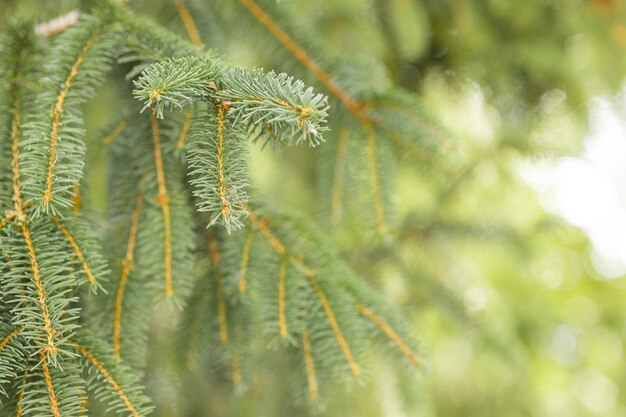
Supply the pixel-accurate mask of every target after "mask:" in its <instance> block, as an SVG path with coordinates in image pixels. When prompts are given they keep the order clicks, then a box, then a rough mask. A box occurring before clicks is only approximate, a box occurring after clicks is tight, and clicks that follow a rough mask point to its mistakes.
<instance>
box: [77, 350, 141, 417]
mask: <svg viewBox="0 0 626 417" xmlns="http://www.w3.org/2000/svg"><path fill="white" fill-rule="evenodd" d="M72 343H73V344H74V345H75V346H76V350H78V351H79V352H80V353H81V354H82V355H83V356H84V357H85V359H87V360H88V361H89V362H91V363H92V364H93V365H94V366H95V367H96V369H97V370H98V371H99V372H100V374H102V376H103V377H104V379H106V380H107V382H108V383H109V384H111V386H112V387H113V389H114V390H115V392H116V393H117V395H118V396H119V397H120V398H121V400H122V402H123V403H124V405H125V406H126V408H127V409H128V411H130V413H131V415H132V416H133V417H139V413H137V410H136V409H135V407H134V406H133V404H132V403H131V402H130V399H129V398H128V396H127V395H126V394H125V393H124V391H123V390H122V387H120V385H119V384H118V383H117V381H116V380H115V379H114V378H113V377H112V376H111V374H110V373H109V371H107V370H106V368H105V367H104V366H103V365H102V363H100V361H99V360H98V359H96V357H95V356H93V355H92V354H91V352H89V351H88V350H87V349H85V348H84V347H82V346H81V345H79V344H78V343H76V342H72Z"/></svg>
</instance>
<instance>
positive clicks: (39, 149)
mask: <svg viewBox="0 0 626 417" xmlns="http://www.w3.org/2000/svg"><path fill="white" fill-rule="evenodd" d="M110 25H111V22H108V21H106V20H104V19H100V18H95V17H90V16H82V17H81V21H80V22H79V23H77V24H75V25H73V26H72V27H70V28H69V29H67V30H66V31H65V32H64V33H63V34H61V35H60V36H59V37H58V38H57V40H56V42H55V44H54V46H53V48H52V49H51V50H50V55H49V56H48V59H47V60H46V64H45V68H44V70H45V76H44V78H43V79H42V81H41V83H42V85H45V86H46V87H48V88H46V89H44V90H43V92H42V94H41V95H40V97H39V99H38V103H37V105H36V107H37V113H36V115H35V116H33V117H32V118H31V119H30V121H29V123H28V125H27V128H26V133H25V135H24V138H23V139H22V141H21V143H20V148H21V149H20V166H21V167H22V171H23V189H24V197H25V200H26V201H27V202H28V203H30V204H33V205H34V206H35V210H34V214H35V216H36V215H39V214H41V213H52V214H58V213H60V210H61V209H62V208H66V207H71V206H72V200H71V199H72V190H73V187H74V185H75V184H77V183H78V182H79V180H80V178H81V177H82V169H83V160H84V153H85V144H84V142H83V137H84V128H83V121H82V114H81V113H82V111H81V107H80V106H81V104H82V103H84V102H85V101H86V100H87V99H89V98H91V97H93V96H94V95H95V88H96V87H97V86H98V85H99V84H100V83H101V82H102V81H103V79H104V75H105V73H106V72H107V70H108V69H109V68H110V65H111V62H112V59H113V56H114V55H115V54H116V49H117V44H118V43H117V41H118V37H117V34H116V33H115V32H114V31H111V30H107V27H108V26H110Z"/></svg>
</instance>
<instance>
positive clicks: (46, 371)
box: [40, 352, 61, 417]
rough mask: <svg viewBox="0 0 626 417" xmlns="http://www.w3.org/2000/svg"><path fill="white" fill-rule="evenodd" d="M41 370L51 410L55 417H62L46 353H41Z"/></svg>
mask: <svg viewBox="0 0 626 417" xmlns="http://www.w3.org/2000/svg"><path fill="white" fill-rule="evenodd" d="M40 357H41V368H42V369H43V375H44V380H45V382H46V389H47V390H48V397H49V399H50V410H51V411H52V414H53V415H54V417H61V412H60V411H59V405H58V399H57V394H56V392H55V390H54V385H53V383H52V377H51V376H50V368H49V367H48V359H47V357H46V354H45V353H44V352H41V354H40Z"/></svg>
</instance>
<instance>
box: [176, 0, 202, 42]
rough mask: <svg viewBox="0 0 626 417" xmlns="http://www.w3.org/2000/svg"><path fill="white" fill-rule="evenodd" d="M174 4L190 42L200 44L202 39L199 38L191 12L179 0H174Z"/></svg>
mask: <svg viewBox="0 0 626 417" xmlns="http://www.w3.org/2000/svg"><path fill="white" fill-rule="evenodd" d="M174 6H175V7H176V11H177V12H178V15H179V16H180V20H181V21H182V22H183V25H184V26H185V30H186V31H187V35H188V36H189V40H190V41H191V43H192V44H194V46H198V47H200V46H202V39H201V38H200V33H199V32H198V28H197V27H196V24H195V22H194V21H193V18H192V17H191V13H189V10H188V9H187V7H185V4H184V3H183V2H182V1H181V0H174Z"/></svg>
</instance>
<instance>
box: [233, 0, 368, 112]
mask: <svg viewBox="0 0 626 417" xmlns="http://www.w3.org/2000/svg"><path fill="white" fill-rule="evenodd" d="M240 1H241V4H242V5H243V6H244V7H245V8H246V9H248V11H249V12H250V13H251V14H252V15H253V16H254V17H255V18H256V19H257V20H258V21H259V22H260V23H261V24H262V25H263V26H265V28H266V29H267V30H269V31H270V32H271V33H272V35H274V37H275V38H276V39H277V40H278V42H280V43H281V44H282V45H283V46H284V47H285V48H287V50H288V51H289V52H291V53H292V54H293V56H294V57H295V58H296V59H297V60H298V61H300V63H301V64H302V65H304V67H305V68H307V69H308V70H309V71H311V72H312V73H313V75H315V76H316V77H317V78H318V79H319V80H320V81H321V82H322V83H323V84H324V85H325V86H326V88H328V90H329V91H330V92H331V93H333V95H335V96H336V97H337V98H338V99H339V100H340V101H341V102H342V103H343V104H345V106H346V107H347V108H348V110H350V112H352V113H355V114H361V113H363V108H364V107H363V105H362V104H361V103H358V102H356V101H355V100H354V99H353V98H352V97H350V95H349V94H348V93H347V92H346V91H344V90H343V89H342V88H341V87H339V85H337V83H336V82H335V80H333V77H332V76H331V75H330V74H329V73H327V72H326V71H324V70H323V69H322V68H320V66H319V65H318V64H317V63H316V62H315V61H314V60H313V58H311V57H310V56H309V54H307V53H306V51H305V50H304V49H302V48H301V47H300V46H299V45H298V44H297V43H296V42H295V41H294V40H293V39H292V38H291V36H289V35H288V34H287V32H285V31H284V30H282V29H281V28H280V26H278V24H276V22H274V20H273V19H272V18H271V17H270V15H268V14H267V13H266V12H265V11H264V10H263V9H262V8H261V7H259V5H258V4H256V3H255V2H254V0H240Z"/></svg>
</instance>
